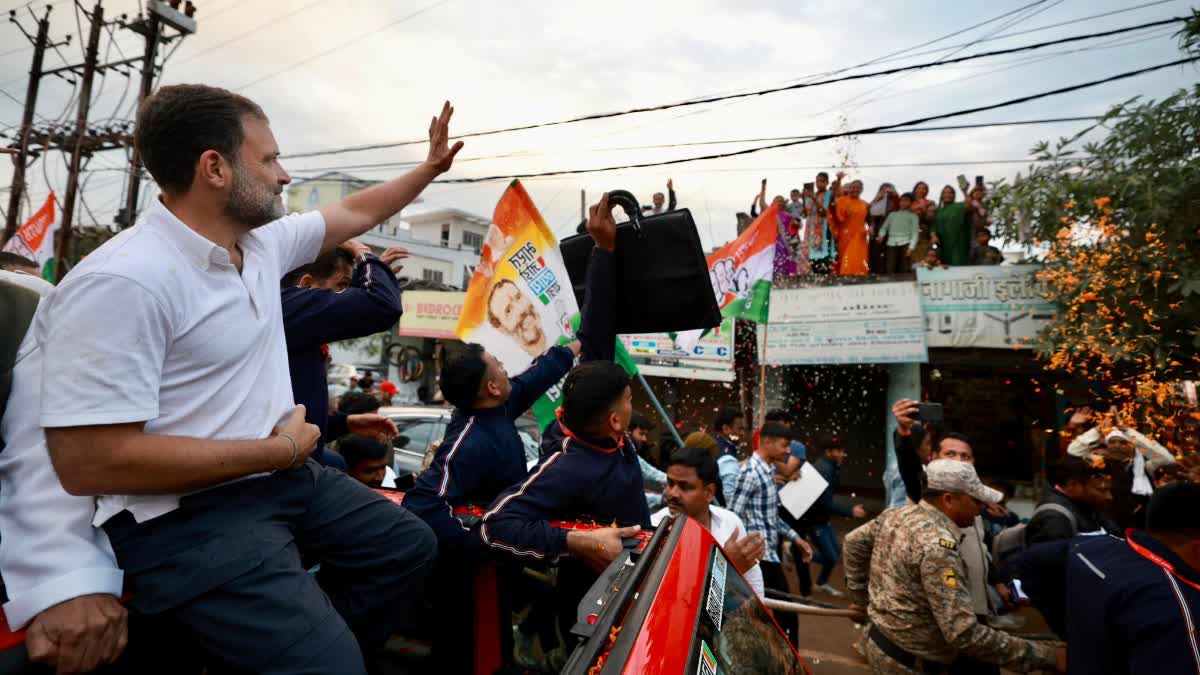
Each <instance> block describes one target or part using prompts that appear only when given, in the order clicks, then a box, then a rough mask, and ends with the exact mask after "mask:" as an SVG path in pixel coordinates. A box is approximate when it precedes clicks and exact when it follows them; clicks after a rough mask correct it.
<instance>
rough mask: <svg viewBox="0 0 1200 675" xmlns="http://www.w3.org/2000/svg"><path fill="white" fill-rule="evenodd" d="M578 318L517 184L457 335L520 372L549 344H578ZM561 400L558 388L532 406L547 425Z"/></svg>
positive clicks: (496, 224) (623, 358) (502, 208)
mask: <svg viewBox="0 0 1200 675" xmlns="http://www.w3.org/2000/svg"><path fill="white" fill-rule="evenodd" d="M579 320H580V316H579V306H578V304H577V303H576V302H575V293H574V291H573V290H572V288H571V280H570V277H568V276H567V267H566V264H565V263H563V259H562V255H561V254H560V253H559V250H558V241H557V240H556V239H555V238H554V234H553V233H552V232H551V231H550V228H549V227H548V226H547V225H546V222H545V221H544V220H542V216H541V214H540V213H538V210H537V207H536V206H534V204H533V200H532V199H530V197H529V193H527V192H526V191H525V188H524V186H522V185H521V183H520V181H516V180H514V181H513V182H512V183H511V184H510V185H509V186H508V189H507V190H505V191H504V195H503V196H501V197H500V201H499V202H498V203H497V204H496V210H495V212H494V213H493V214H492V225H491V227H489V228H488V233H487V238H486V239H485V240H484V243H483V250H482V252H481V255H480V259H479V264H478V265H477V266H476V267H475V274H474V275H473V276H472V277H471V281H470V283H469V284H468V285H467V294H466V299H465V301H464V302H463V309H462V314H461V315H459V318H458V325H457V326H456V327H455V331H454V332H455V335H457V336H458V338H459V339H461V340H462V341H463V342H476V343H479V344H481V345H483V346H484V348H486V349H487V350H488V351H489V352H491V353H492V354H493V355H494V356H495V357H496V358H497V359H498V360H499V361H500V363H502V364H503V365H504V368H505V370H507V371H508V372H509V373H510V374H516V373H519V372H521V371H523V370H525V369H526V368H528V367H529V365H530V364H531V363H532V362H533V359H534V358H536V357H538V356H539V355H541V354H542V353H543V352H545V351H546V350H547V349H549V348H550V347H551V346H553V345H556V344H567V343H568V342H571V341H572V340H574V339H575V336H576V332H577V331H578V330H579ZM617 346H618V350H617V351H618V354H617V362H618V363H621V365H622V366H623V367H625V369H626V370H627V371H629V372H630V373H631V374H632V373H633V372H636V368H635V367H634V366H633V360H632V359H630V358H629V356H628V354H627V353H625V351H624V349H623V348H622V347H621V345H620V344H619V343H618V345H617ZM561 398H562V389H561V383H559V385H556V386H555V387H552V388H551V389H550V391H548V392H547V394H546V395H545V396H543V397H542V398H541V399H539V400H538V401H537V402H536V403H535V404H534V406H533V410H534V414H535V415H536V416H537V418H538V421H539V422H540V423H541V424H542V426H543V427H545V426H546V425H547V424H549V423H550V421H552V420H553V419H554V416H555V411H556V410H557V409H558V407H559V404H560V401H561Z"/></svg>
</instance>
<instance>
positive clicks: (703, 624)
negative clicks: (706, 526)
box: [688, 546, 804, 675]
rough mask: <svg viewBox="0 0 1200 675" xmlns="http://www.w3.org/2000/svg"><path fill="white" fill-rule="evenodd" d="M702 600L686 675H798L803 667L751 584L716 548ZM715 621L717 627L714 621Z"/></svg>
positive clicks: (711, 559)
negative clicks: (709, 674)
mask: <svg viewBox="0 0 1200 675" xmlns="http://www.w3.org/2000/svg"><path fill="white" fill-rule="evenodd" d="M703 588H705V589H706V590H705V591H704V597H702V598H700V605H701V608H700V613H699V614H700V619H699V622H698V625H697V627H696V634H695V636H694V637H693V638H692V655H691V657H690V658H689V662H690V663H692V664H694V665H693V666H692V668H691V670H689V671H688V672H699V673H728V674H729V675H741V674H743V673H744V674H745V675H774V674H775V673H780V674H786V675H800V674H802V673H804V668H803V666H801V665H800V662H799V661H798V660H797V659H796V656H795V655H794V654H793V653H792V648H791V646H789V645H788V642H787V638H786V637H784V635H783V633H782V632H780V630H779V629H778V628H777V627H776V626H775V623H774V622H773V621H772V620H771V617H770V615H768V614H767V610H766V608H765V607H763V605H762V603H761V602H759V600H758V596H756V595H755V594H754V591H753V590H751V589H750V586H749V584H747V583H746V580H745V579H743V578H742V575H740V574H738V573H737V570H735V569H734V568H733V565H732V564H730V562H729V560H728V559H726V558H725V555H724V554H723V553H721V550H720V549H718V548H717V547H716V546H714V547H713V548H712V557H711V558H710V559H709V562H708V581H707V583H706V584H705V585H704V587H703ZM718 620H719V621H718Z"/></svg>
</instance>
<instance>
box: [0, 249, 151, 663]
mask: <svg viewBox="0 0 1200 675" xmlns="http://www.w3.org/2000/svg"><path fill="white" fill-rule="evenodd" d="M53 288H54V287H53V286H51V285H50V284H49V283H47V282H45V281H43V280H42V278H41V277H39V276H34V275H32V274H27V273H24V272H11V271H8V270H2V269H0V316H3V317H4V322H3V326H2V327H0V577H3V581H4V587H5V588H4V590H5V591H6V595H7V602H5V603H4V615H5V618H6V619H7V620H8V629H9V630H22V629H24V630H25V631H26V634H25V646H26V650H27V653H28V654H29V658H30V660H32V661H36V662H41V663H45V664H47V665H49V666H54V667H58V668H60V672H70V673H73V672H85V671H89V670H92V669H93V668H95V667H96V666H98V665H100V664H102V663H109V662H112V661H113V660H115V659H116V658H117V656H119V655H120V654H121V652H122V649H124V647H125V641H126V636H127V632H126V616H127V613H126V611H125V608H124V607H122V606H121V603H120V602H118V601H117V597H118V596H119V595H120V594H121V570H120V569H118V568H117V561H116V559H115V557H114V556H113V552H112V547H110V546H109V545H108V537H106V536H105V535H104V532H103V531H102V530H97V529H96V528H94V527H92V514H93V513H95V510H96V507H95V500H93V499H90V498H87V497H75V496H72V495H69V494H67V493H66V492H64V491H63V488H62V485H61V484H60V483H59V481H58V476H56V475H55V473H54V467H52V466H51V465H50V462H49V461H47V457H46V436H45V434H44V433H43V432H42V427H41V425H39V424H38V412H39V410H38V408H39V404H40V402H41V391H42V351H41V349H39V348H38V346H37V341H36V340H34V336H33V331H32V330H30V329H29V326H30V324H31V323H32V319H33V316H34V311H35V309H36V307H37V303H38V301H39V300H38V299H39V297H40V296H42V295H45V294H46V293H48V292H49V291H51V290H52V289H53ZM0 628H3V626H0Z"/></svg>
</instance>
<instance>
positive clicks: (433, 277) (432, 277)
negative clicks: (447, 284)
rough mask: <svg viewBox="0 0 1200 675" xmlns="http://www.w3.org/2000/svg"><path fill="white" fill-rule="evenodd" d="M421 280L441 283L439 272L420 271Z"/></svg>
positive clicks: (440, 273)
mask: <svg viewBox="0 0 1200 675" xmlns="http://www.w3.org/2000/svg"><path fill="white" fill-rule="evenodd" d="M421 278H422V279H424V280H425V281H436V282H438V283H439V284H440V283H443V281H442V271H441V270H421Z"/></svg>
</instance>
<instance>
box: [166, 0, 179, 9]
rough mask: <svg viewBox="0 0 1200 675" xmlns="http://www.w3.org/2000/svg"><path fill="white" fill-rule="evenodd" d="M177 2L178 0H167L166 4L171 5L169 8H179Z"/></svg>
mask: <svg viewBox="0 0 1200 675" xmlns="http://www.w3.org/2000/svg"><path fill="white" fill-rule="evenodd" d="M179 2H180V0H167V4H168V5H170V6H171V9H179Z"/></svg>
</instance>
